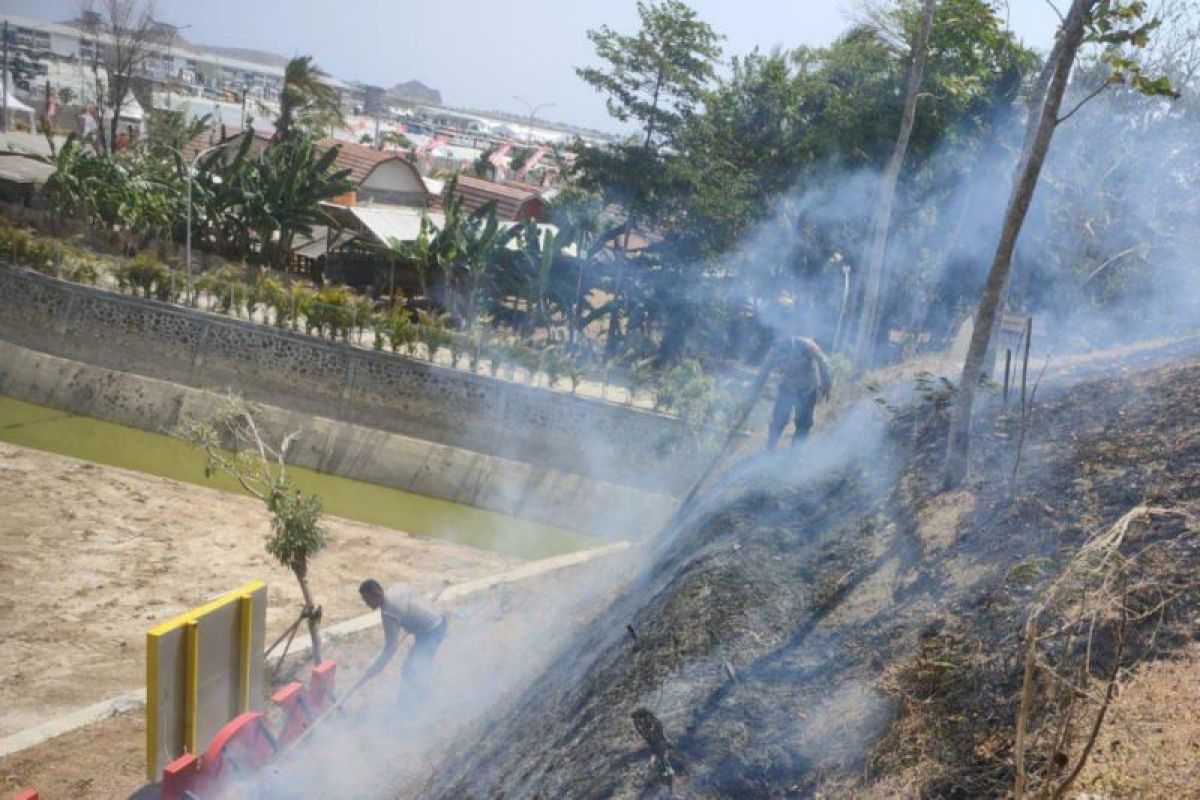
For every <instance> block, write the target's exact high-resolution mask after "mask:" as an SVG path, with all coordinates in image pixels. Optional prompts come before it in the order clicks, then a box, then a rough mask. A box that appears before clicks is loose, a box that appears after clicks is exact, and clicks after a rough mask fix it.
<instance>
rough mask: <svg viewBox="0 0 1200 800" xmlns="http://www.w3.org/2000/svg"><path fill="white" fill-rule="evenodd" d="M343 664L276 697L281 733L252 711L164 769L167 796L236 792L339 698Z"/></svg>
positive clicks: (28, 799) (325, 665)
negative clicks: (205, 745)
mask: <svg viewBox="0 0 1200 800" xmlns="http://www.w3.org/2000/svg"><path fill="white" fill-rule="evenodd" d="M336 677H337V664H336V663H335V662H333V661H323V662H321V663H320V664H318V665H317V666H316V667H314V668H313V671H312V676H311V677H310V678H309V682H308V686H307V687H305V686H304V684H302V683H300V682H299V681H296V682H293V683H289V684H288V685H287V686H284V687H283V688H282V689H280V690H279V691H277V692H275V694H274V695H272V696H271V701H272V702H273V703H275V705H277V706H279V708H280V710H281V711H282V713H283V720H282V724H281V727H280V732H279V735H278V736H275V735H273V734H272V733H271V730H270V728H269V727H268V726H267V721H266V718H265V717H264V716H263V715H262V713H261V712H258V711H248V712H246V713H245V714H241V715H239V716H237V717H235V718H234V719H233V720H231V721H230V722H229V723H228V724H227V725H226V726H225V727H223V728H221V730H220V731H218V732H217V735H216V736H215V737H213V740H212V742H211V743H210V744H209V745H208V749H207V750H205V751H204V754H203V755H200V756H195V755H192V754H190V753H188V754H185V755H182V756H180V757H179V758H177V759H175V760H174V761H172V762H171V763H170V764H168V765H167V768H166V769H165V770H163V780H162V800H186V798H189V797H191V798H197V799H198V800H220V798H223V797H226V796H231V795H228V792H229V791H231V790H235V789H236V788H237V787H236V784H231V783H230V781H235V780H236V779H237V778H246V777H250V776H252V775H254V774H255V773H257V772H259V771H261V770H262V769H263V768H264V767H265V766H267V764H268V763H270V762H271V760H272V759H274V758H275V756H276V755H277V754H278V753H279V751H280V749H282V748H284V747H287V746H288V745H289V744H291V743H292V742H294V741H295V740H296V739H297V738H298V737H299V736H300V735H302V734H303V733H304V732H305V731H306V730H308V728H309V727H311V726H312V724H313V722H314V721H315V720H316V719H317V717H319V716H320V715H321V714H322V713H324V712H325V711H327V710H328V709H330V708H332V707H333V704H334V703H336V702H337V696H336V694H335V693H334V682H335V679H336ZM18 800H37V793H36V792H34V793H32V794H30V795H28V796H25V795H18Z"/></svg>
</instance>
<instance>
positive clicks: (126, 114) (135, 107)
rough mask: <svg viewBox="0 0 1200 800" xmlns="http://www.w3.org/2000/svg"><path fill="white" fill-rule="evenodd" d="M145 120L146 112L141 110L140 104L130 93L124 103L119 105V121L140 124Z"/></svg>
mask: <svg viewBox="0 0 1200 800" xmlns="http://www.w3.org/2000/svg"><path fill="white" fill-rule="evenodd" d="M145 118H146V112H145V111H143V110H142V104H141V103H139V102H138V101H137V98H136V97H134V96H133V93H132V92H130V93H129V95H128V96H126V98H125V102H124V103H122V104H121V119H127V120H130V121H131V122H141V121H142V120H143V119H145Z"/></svg>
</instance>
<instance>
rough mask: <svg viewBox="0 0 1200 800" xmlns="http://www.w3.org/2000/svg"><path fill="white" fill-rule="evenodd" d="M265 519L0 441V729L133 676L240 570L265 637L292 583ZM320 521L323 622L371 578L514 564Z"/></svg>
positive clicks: (292, 591) (357, 603)
mask: <svg viewBox="0 0 1200 800" xmlns="http://www.w3.org/2000/svg"><path fill="white" fill-rule="evenodd" d="M267 525H268V516H267V513H266V512H265V511H264V510H263V509H262V507H261V506H260V505H258V504H257V503H256V502H255V501H253V500H251V499H248V498H242V497H237V496H234V495H229V494H224V493H220V492H217V491H215V490H211V489H205V488H202V487H197V486H192V485H189V484H185V483H179V482H176V481H171V480H165V479H161V478H156V477H153V476H148V475H143V474H141V473H135V472H129V471H126V470H121V469H115V468H111V467H103V466H98V465H95V464H91V463H89V462H85V461H79V460H76V459H72V458H67V457H63V456H58V455H52V454H48V453H43V452H40V451H36V450H29V449H25V448H21V447H17V446H14V445H8V444H0V642H3V646H2V647H0V736H5V735H8V734H11V733H14V732H16V731H19V730H22V729H24V728H26V727H29V726H31V725H34V724H36V723H39V722H43V721H45V720H47V719H50V718H53V717H55V716H58V715H61V714H64V713H67V712H69V711H73V710H75V709H78V708H80V707H83V706H87V705H89V704H91V703H95V702H98V701H100V700H103V699H106V698H108V697H111V696H113V695H116V694H119V693H121V692H125V691H129V690H131V689H136V688H138V687H140V686H141V685H142V684H143V680H144V669H145V653H144V636H145V632H146V631H147V630H148V629H149V628H151V627H153V626H154V625H156V624H157V623H159V622H161V621H164V620H166V619H169V618H170V617H172V616H174V615H176V614H179V613H181V612H183V611H186V610H187V609H189V608H192V607H194V606H196V605H199V604H201V603H203V602H204V601H205V600H207V599H210V598H212V597H214V596H216V595H219V594H222V593H224V592H226V591H229V590H231V589H234V588H237V587H238V586H241V585H242V584H244V583H246V582H248V581H250V580H254V579H262V580H265V581H266V582H267V584H268V587H269V607H268V613H267V636H268V641H271V640H273V639H274V635H276V634H277V633H278V632H279V631H282V630H283V629H285V628H286V627H287V625H288V624H290V622H291V621H292V620H293V619H294V618H295V615H296V612H297V610H298V609H299V604H300V594H299V590H298V588H297V587H296V583H295V580H294V578H293V577H292V576H291V574H290V573H289V572H288V571H286V570H285V569H283V568H282V567H280V566H278V565H277V564H275V563H274V561H273V560H272V559H271V558H270V557H269V556H268V555H267V554H266V552H265V551H264V550H263V535H264V533H265V531H266V529H267ZM328 528H329V529H330V531H331V533H332V534H333V536H334V543H333V544H332V545H331V546H330V547H329V549H328V550H326V551H325V552H324V553H322V554H321V555H320V556H319V557H318V558H317V559H316V561H315V562H314V563H313V565H312V567H311V570H310V576H311V580H312V581H313V584H314V591H315V593H316V597H317V600H318V602H320V603H321V604H322V605H323V606H324V609H325V620H326V622H327V623H331V622H337V621H339V620H343V619H347V618H349V617H352V616H356V615H359V614H362V613H365V612H366V610H367V609H366V608H365V607H364V606H363V605H362V603H361V600H359V598H358V593H357V587H358V583H359V581H360V580H361V579H362V578H363V577H366V576H368V575H371V576H374V577H377V578H379V579H380V580H381V581H385V582H387V581H394V580H406V581H409V582H410V583H412V584H414V585H415V586H417V587H418V588H419V589H420V590H422V591H425V592H434V591H436V590H437V589H439V588H441V586H443V585H445V584H447V583H458V582H461V581H464V580H470V579H472V578H477V577H481V576H483V575H487V574H490V573H494V572H498V571H500V570H503V569H505V568H506V567H508V566H510V565H512V564H513V563H515V561H514V560H511V559H506V558H505V557H503V556H499V555H496V554H493V553H488V552H483V551H478V550H473V549H470V548H467V547H464V546H461V545H456V544H451V543H443V542H438V541H432V540H428V539H418V538H414V537H410V536H408V535H406V534H404V533H400V532H398V531H394V530H390V529H386V528H379V527H374V526H370V525H364V524H360V523H356V522H350V521H346V520H342V519H336V518H330V519H329V520H328ZM2 777H3V776H0V778H2ZM4 791H5V787H4V786H3V784H0V793H3V792H4Z"/></svg>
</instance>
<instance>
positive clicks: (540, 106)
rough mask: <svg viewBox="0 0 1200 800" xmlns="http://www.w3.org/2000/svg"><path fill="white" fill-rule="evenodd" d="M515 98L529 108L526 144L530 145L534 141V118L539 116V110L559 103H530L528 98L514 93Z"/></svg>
mask: <svg viewBox="0 0 1200 800" xmlns="http://www.w3.org/2000/svg"><path fill="white" fill-rule="evenodd" d="M513 100H516V101H517V102H519V103H521V104H522V105H523V106H525V107H526V108H528V109H529V132H528V133H527V134H526V135H525V144H526V145H529V144H530V143H532V141H533V120H534V119H535V118H536V117H537V112H539V111H541V110H542V109H543V108H553V107H554V106H556V105H558V104H557V103H538V104H537V105H536V106H535V105H533V104H532V103H530V102H529V101H528V100H526V99H525V98H523V97H519V96H517V95H515V94H514V95H513Z"/></svg>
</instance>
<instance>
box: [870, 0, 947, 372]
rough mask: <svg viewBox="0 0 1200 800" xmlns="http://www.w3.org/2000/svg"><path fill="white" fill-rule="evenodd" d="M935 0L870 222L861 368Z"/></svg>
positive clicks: (924, 11)
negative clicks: (873, 216) (894, 143)
mask: <svg viewBox="0 0 1200 800" xmlns="http://www.w3.org/2000/svg"><path fill="white" fill-rule="evenodd" d="M936 7H937V0H924V3H923V5H922V7H921V28H920V30H919V31H918V33H917V40H916V42H914V43H913V46H912V61H911V62H910V63H909V66H908V81H907V83H908V89H907V93H906V94H905V97H904V111H903V114H902V115H901V117H900V131H899V133H898V134H897V135H896V146H895V147H894V148H892V155H891V157H890V158H889V159H888V163H887V168H886V169H885V170H884V173H883V181H882V183H881V184H880V187H879V204H878V205H877V206H876V209H875V219H874V221H873V222H872V225H871V246H870V250H869V251H868V252H867V264H866V267H867V269H866V282H865V284H864V287H863V302H862V316H861V317H860V318H859V328H858V341H857V345H856V347H855V358H854V361H855V365H856V366H857V367H858V368H859V369H864V368H866V367H867V366H869V365H870V363H871V360H872V358H873V356H874V351H875V338H876V333H877V329H878V327H879V300H880V294H881V293H882V291H883V276H884V266H885V260H886V257H887V242H888V233H889V231H890V229H891V225H892V208H893V207H894V206H895V203H896V184H897V182H898V181H899V180H900V171H901V170H902V169H903V168H904V159H905V157H906V156H907V155H908V142H909V139H910V138H912V130H913V124H914V122H915V120H916V115H917V97H918V95H919V94H920V90H921V81H922V80H923V78H924V75H925V59H926V56H927V55H928V52H929V32H930V31H931V30H932V29H933V15H934V12H935V11H936Z"/></svg>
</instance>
